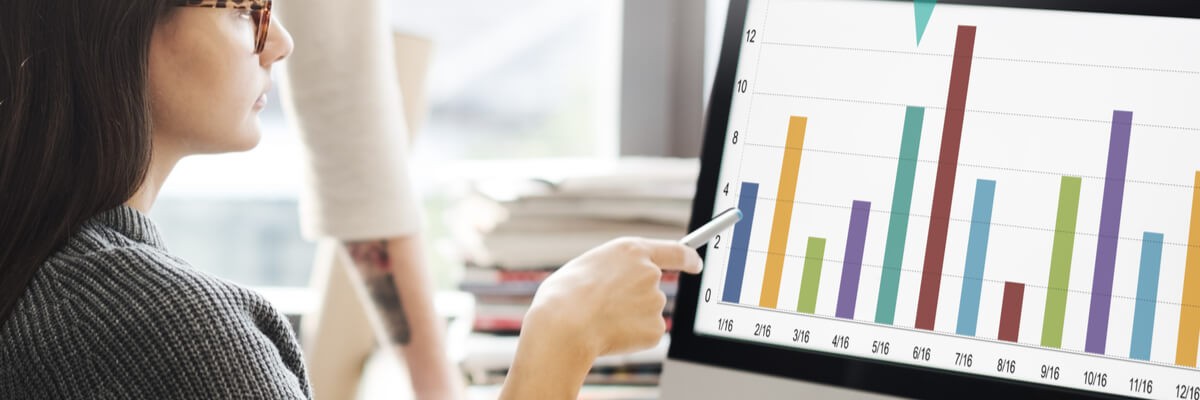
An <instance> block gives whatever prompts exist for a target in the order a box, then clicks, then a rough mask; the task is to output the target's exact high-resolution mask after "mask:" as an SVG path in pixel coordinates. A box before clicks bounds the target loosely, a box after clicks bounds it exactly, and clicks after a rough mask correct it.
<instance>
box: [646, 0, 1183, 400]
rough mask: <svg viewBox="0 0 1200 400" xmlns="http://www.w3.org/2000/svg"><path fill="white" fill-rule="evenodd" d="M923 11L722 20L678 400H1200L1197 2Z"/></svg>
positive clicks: (679, 316) (896, 8) (864, 0)
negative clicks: (710, 237) (734, 217)
mask: <svg viewBox="0 0 1200 400" xmlns="http://www.w3.org/2000/svg"><path fill="white" fill-rule="evenodd" d="M932 3H934V2H933V1H920V0H918V1H916V2H913V1H887V0H734V1H733V2H732V5H731V7H730V12H729V17H728V19H729V23H728V28H727V30H726V33H725V37H724V40H725V47H724V49H723V51H722V54H721V61H720V66H719V68H718V71H717V74H716V82H715V85H714V90H713V95H712V99H711V105H710V107H709V114H708V125H707V131H706V135H707V136H706V139H705V148H704V152H703V161H702V162H703V167H702V172H701V176H700V181H699V189H698V194H697V197H696V201H695V205H694V209H693V216H694V217H693V219H692V225H693V227H695V226H699V225H700V224H701V223H703V222H705V221H706V220H707V219H708V218H710V217H711V216H713V215H714V214H716V213H718V212H720V211H722V210H724V209H727V208H729V207H739V208H740V209H741V210H742V212H743V214H744V215H745V218H744V219H743V220H742V221H741V222H739V223H738V225H736V226H735V227H734V228H733V229H731V230H730V231H729V232H725V233H723V234H722V235H721V237H719V238H717V239H716V240H714V241H713V242H712V243H710V244H709V245H708V247H707V248H706V249H703V252H704V253H705V260H706V261H705V266H706V269H705V271H704V273H703V274H702V275H701V276H699V277H687V278H684V279H683V281H682V285H681V289H680V292H679V299H678V307H677V310H676V314H675V315H676V317H675V318H676V321H675V324H674V328H673V332H672V345H671V349H670V360H669V361H668V363H667V366H666V371H665V376H664V382H663V385H664V386H663V391H664V392H663V394H664V396H665V397H666V398H728V397H735V396H737V397H742V398H753V399H756V400H757V399H764V398H789V399H794V398H804V397H805V395H806V394H807V395H809V397H810V398H832V397H838V396H840V397H844V398H864V397H870V396H875V395H877V394H878V395H894V396H904V397H919V398H978V397H983V398H995V397H1010V396H1032V397H1033V398H1045V397H1054V398H1088V397H1096V398H1106V397H1134V398H1151V399H1193V400H1200V370H1197V369H1196V362H1197V345H1198V344H1200V2H1195V1H1144V0H1137V1H1134V0H1122V1H1099V0H1079V1H1058V0H1056V1H1033V0H1027V1H1026V0H1022V1H1003V0H1000V1H984V0H973V1H945V0H943V1H938V2H937V4H936V6H934V5H933V4H932ZM930 12H931V13H930ZM923 15H930V16H931V17H930V18H929V19H927V20H926V19H924V18H922V16H923ZM926 22H927V24H926ZM814 390H815V391H814ZM870 392H874V394H871V393H870Z"/></svg>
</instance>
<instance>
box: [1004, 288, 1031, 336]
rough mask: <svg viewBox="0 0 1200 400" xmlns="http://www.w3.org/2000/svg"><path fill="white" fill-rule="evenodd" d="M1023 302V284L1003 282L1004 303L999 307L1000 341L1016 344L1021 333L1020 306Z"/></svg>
mask: <svg viewBox="0 0 1200 400" xmlns="http://www.w3.org/2000/svg"><path fill="white" fill-rule="evenodd" d="M1024 302H1025V284H1024V283H1012V282H1004V303H1003V304H1001V306H1000V335H999V337H1000V340H1003V341H1006V342H1016V341H1017V336H1018V334H1019V333H1021V305H1022V304H1023V303H1024Z"/></svg>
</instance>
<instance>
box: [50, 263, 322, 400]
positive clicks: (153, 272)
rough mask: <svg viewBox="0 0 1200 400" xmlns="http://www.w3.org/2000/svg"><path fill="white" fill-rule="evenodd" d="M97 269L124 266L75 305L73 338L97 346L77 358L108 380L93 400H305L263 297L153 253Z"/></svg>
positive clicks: (285, 335) (291, 348) (292, 348)
mask: <svg viewBox="0 0 1200 400" xmlns="http://www.w3.org/2000/svg"><path fill="white" fill-rule="evenodd" d="M98 261H99V262H106V263H111V264H115V265H124V266H129V267H128V268H127V270H125V271H121V273H122V274H123V275H124V276H121V277H120V278H119V279H113V280H111V281H107V282H101V283H102V284H101V285H98V287H99V289H98V290H97V291H96V292H93V293H90V294H87V293H84V294H81V295H80V296H79V297H78V298H76V299H75V301H74V302H73V303H74V304H73V308H75V309H76V310H78V311H79V319H80V321H81V323H78V324H76V327H77V331H76V334H77V335H78V338H79V339H81V340H82V342H84V343H94V344H96V345H94V346H89V347H88V349H87V357H84V359H85V360H87V364H89V365H88V367H89V369H90V370H92V371H95V372H96V373H98V375H99V376H105V375H107V376H109V377H110V378H111V379H103V380H102V381H101V382H98V384H97V385H96V386H94V388H95V389H96V390H98V391H100V392H101V393H98V395H100V397H106V396H113V397H121V398H206V399H241V398H245V399H251V398H253V399H310V398H311V397H312V394H311V390H310V388H309V384H308V380H307V376H306V373H305V369H304V365H303V361H302V356H301V353H300V349H299V346H298V345H297V344H296V341H295V337H294V334H293V333H292V331H291V328H290V327H289V325H288V324H287V322H286V320H284V319H283V317H282V316H281V315H280V314H279V313H278V312H277V311H276V310H275V309H274V308H272V307H271V306H270V304H269V303H268V302H266V301H265V300H264V299H263V298H262V297H261V296H259V295H257V294H256V293H254V292H251V291H249V290H247V289H244V288H241V287H238V286H236V285H234V284H231V283H228V282H225V281H222V280H220V279H217V278H214V277H211V276H208V275H206V274H203V273H200V272H198V271H195V270H192V269H191V268H190V267H188V266H187V265H186V264H183V261H182V260H177V259H174V258H170V256H165V255H163V254H161V253H158V252H155V251H149V250H137V249H132V250H131V249H121V250H118V251H115V252H110V253H108V254H105V255H104V256H103V257H102V258H101V259H100V260H98ZM91 296H95V297H94V298H92V297H91ZM110 301H111V302H112V303H113V304H121V305H123V309H112V308H109V307H106V306H105V304H106V303H109V302H110ZM105 392H107V393H105Z"/></svg>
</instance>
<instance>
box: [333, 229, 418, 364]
mask: <svg viewBox="0 0 1200 400" xmlns="http://www.w3.org/2000/svg"><path fill="white" fill-rule="evenodd" d="M346 250H347V251H348V252H349V253H350V258H351V259H353V260H354V268H355V269H356V270H357V272H358V276H359V277H360V278H361V280H362V283H363V285H364V286H365V287H366V290H367V295H368V296H369V297H370V299H371V303H373V304H374V306H375V312H376V313H377V314H378V316H379V322H380V323H382V324H383V330H384V331H385V332H386V333H387V336H388V339H389V340H390V341H391V343H393V344H398V345H401V346H404V345H408V343H409V342H410V341H412V328H411V327H410V326H409V322H408V316H407V315H405V312H404V302H403V299H401V298H400V292H399V288H398V287H397V286H396V274H395V273H394V272H393V268H392V262H391V258H392V257H391V254H389V252H388V246H387V241H385V240H376V241H370V242H351V243H347V244H346Z"/></svg>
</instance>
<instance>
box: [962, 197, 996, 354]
mask: <svg viewBox="0 0 1200 400" xmlns="http://www.w3.org/2000/svg"><path fill="white" fill-rule="evenodd" d="M995 199H996V181H991V180H986V179H980V180H977V181H975V206H974V210H973V211H972V214H971V236H970V238H968V239H967V266H966V272H965V273H963V282H962V298H961V303H959V306H958V334H959V335H964V336H975V327H976V325H978V323H979V292H980V290H982V289H983V265H984V262H985V261H986V260H987V247H988V236H989V235H990V234H991V227H992V204H993V203H994V202H995Z"/></svg>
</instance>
